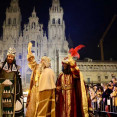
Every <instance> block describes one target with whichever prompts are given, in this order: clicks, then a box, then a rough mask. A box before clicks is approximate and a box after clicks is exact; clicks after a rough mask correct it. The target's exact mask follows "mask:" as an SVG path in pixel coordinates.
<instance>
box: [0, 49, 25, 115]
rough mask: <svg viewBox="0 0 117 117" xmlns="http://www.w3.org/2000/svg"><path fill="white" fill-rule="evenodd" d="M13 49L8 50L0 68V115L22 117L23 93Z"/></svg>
mask: <svg viewBox="0 0 117 117" xmlns="http://www.w3.org/2000/svg"><path fill="white" fill-rule="evenodd" d="M15 54H16V50H15V48H9V50H8V52H7V58H6V59H5V61H4V62H3V63H2V64H1V67H0V88H1V89H2V90H1V95H0V98H1V99H2V100H0V101H1V102H0V112H1V113H0V114H1V116H3V117H4V116H6V115H8V116H9V117H12V116H15V117H23V116H24V107H23V92H22V82H21V77H20V76H21V75H20V72H19V66H18V65H16V60H15Z"/></svg>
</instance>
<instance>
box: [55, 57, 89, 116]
mask: <svg viewBox="0 0 117 117" xmlns="http://www.w3.org/2000/svg"><path fill="white" fill-rule="evenodd" d="M62 66H63V70H62V71H63V72H62V73H61V74H60V75H59V77H58V80H57V88H56V89H57V90H56V117H89V115H88V102H87V96H86V90H85V85H84V80H83V76H82V74H81V72H80V70H79V68H78V66H77V65H76V62H75V61H74V60H73V58H72V57H71V56H70V55H69V56H68V57H66V58H64V60H63V61H62Z"/></svg>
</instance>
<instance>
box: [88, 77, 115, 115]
mask: <svg viewBox="0 0 117 117" xmlns="http://www.w3.org/2000/svg"><path fill="white" fill-rule="evenodd" d="M87 89H88V90H87V97H88V100H89V108H90V109H92V110H93V112H95V111H98V112H107V113H108V116H110V113H115V114H117V79H116V77H114V76H113V77H112V80H111V81H110V82H108V83H99V84H94V85H90V86H87ZM110 117H111V116H110Z"/></svg>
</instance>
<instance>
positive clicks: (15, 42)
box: [0, 0, 68, 83]
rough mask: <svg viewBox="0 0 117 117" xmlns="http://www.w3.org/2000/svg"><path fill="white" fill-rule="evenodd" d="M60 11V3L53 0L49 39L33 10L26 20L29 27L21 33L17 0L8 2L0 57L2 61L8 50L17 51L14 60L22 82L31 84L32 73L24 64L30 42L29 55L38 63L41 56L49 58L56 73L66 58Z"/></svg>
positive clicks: (63, 26) (0, 43)
mask: <svg viewBox="0 0 117 117" xmlns="http://www.w3.org/2000/svg"><path fill="white" fill-rule="evenodd" d="M63 14H64V13H63V8H62V7H61V6H60V2H59V0H52V6H51V8H50V9H49V22H48V37H47V36H46V32H45V31H44V30H43V24H40V23H39V18H38V17H37V15H36V11H35V8H34V9H33V11H32V15H31V16H30V17H29V22H28V24H24V28H23V30H21V22H22V16H21V11H20V7H19V3H18V0H11V3H10V7H9V8H7V9H6V19H5V21H4V23H3V36H2V37H1V38H2V40H1V41H0V58H1V61H4V59H5V58H6V54H7V50H8V48H9V47H15V48H16V52H17V53H16V61H17V64H18V65H19V66H21V76H22V80H23V82H24V83H29V82H30V75H31V70H30V69H29V68H28V63H27V47H28V43H29V42H32V52H33V54H34V55H35V59H36V61H37V63H39V61H40V59H41V57H42V56H49V57H50V59H51V67H52V69H53V70H54V71H55V73H56V74H58V73H59V71H60V70H61V64H60V63H61V60H62V59H63V58H64V57H65V56H66V55H67V52H68V42H67V41H66V37H65V22H64V20H63Z"/></svg>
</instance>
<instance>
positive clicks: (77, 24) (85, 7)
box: [0, 0, 117, 60]
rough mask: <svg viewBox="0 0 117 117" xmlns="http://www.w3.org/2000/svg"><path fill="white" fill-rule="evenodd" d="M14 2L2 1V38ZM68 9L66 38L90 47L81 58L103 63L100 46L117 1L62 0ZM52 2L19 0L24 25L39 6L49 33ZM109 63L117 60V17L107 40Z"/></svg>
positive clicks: (114, 12) (116, 8)
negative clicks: (4, 25)
mask: <svg viewBox="0 0 117 117" xmlns="http://www.w3.org/2000/svg"><path fill="white" fill-rule="evenodd" d="M10 1H11V0H0V36H2V25H3V21H4V20H5V11H6V8H7V7H9V5H10ZM60 3H61V6H62V7H63V9H64V21H65V25H66V38H67V40H68V38H71V39H72V41H73V46H74V47H75V46H77V45H79V44H84V45H85V46H86V47H85V48H83V49H82V50H80V51H79V53H80V55H81V58H80V59H84V58H86V57H88V58H92V59H94V60H100V48H99V47H98V44H99V40H100V39H101V37H102V35H103V33H104V31H105V30H106V28H107V26H108V25H109V23H110V22H111V20H112V18H113V16H114V15H115V14H117V0H60ZM51 4H52V0H19V6H20V9H21V14H22V29H23V25H24V24H26V23H28V18H29V17H30V16H31V13H32V11H33V8H34V6H35V9H36V12H37V16H38V17H39V22H40V23H41V24H43V25H44V30H45V31H47V26H48V20H49V7H51ZM104 56H105V60H109V59H110V58H112V59H113V60H117V18H116V19H115V21H114V23H113V24H112V26H111V28H110V30H109V32H108V33H107V35H106V37H105V38H104Z"/></svg>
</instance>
